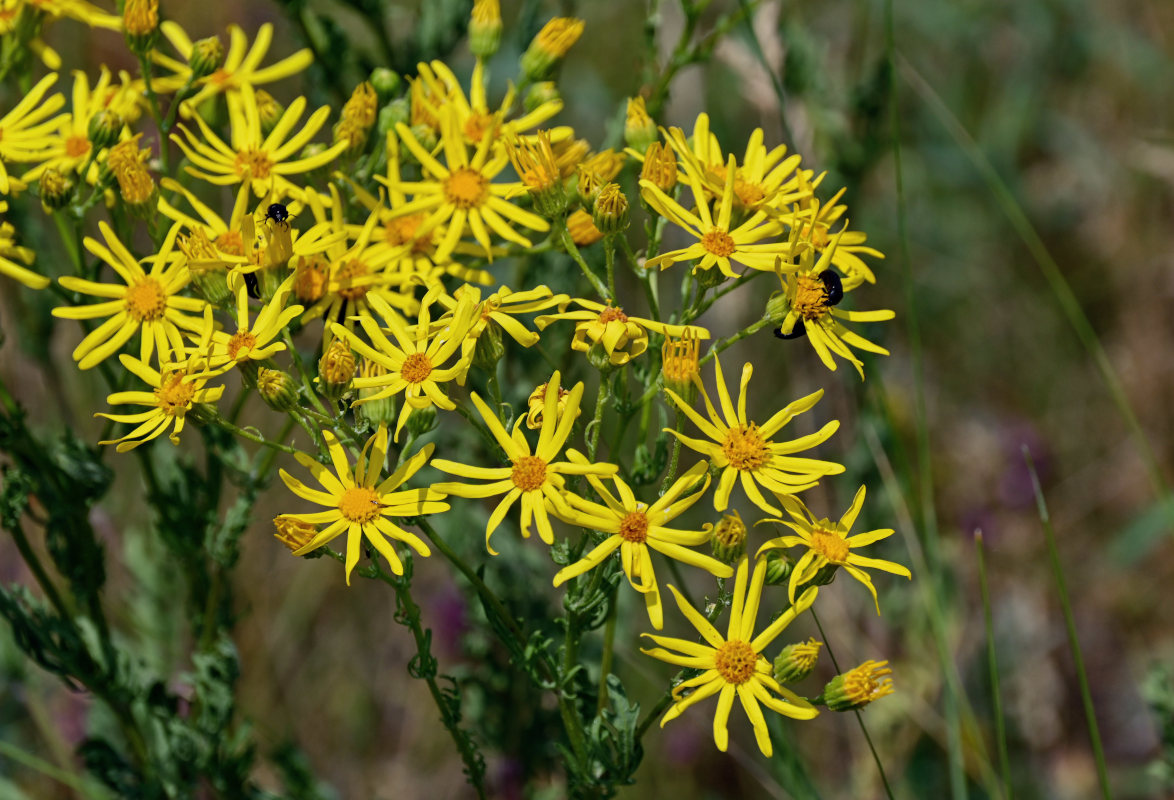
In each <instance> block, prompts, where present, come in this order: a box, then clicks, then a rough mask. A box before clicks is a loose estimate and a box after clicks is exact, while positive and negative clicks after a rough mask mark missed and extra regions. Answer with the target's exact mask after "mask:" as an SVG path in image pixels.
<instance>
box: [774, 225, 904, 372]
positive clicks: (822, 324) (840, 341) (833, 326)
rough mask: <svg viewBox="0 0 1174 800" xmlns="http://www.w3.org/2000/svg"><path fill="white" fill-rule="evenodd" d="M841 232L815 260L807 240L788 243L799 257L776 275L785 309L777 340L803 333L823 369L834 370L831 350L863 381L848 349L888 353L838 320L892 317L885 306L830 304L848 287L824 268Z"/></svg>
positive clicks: (831, 260) (830, 261) (859, 365)
mask: <svg viewBox="0 0 1174 800" xmlns="http://www.w3.org/2000/svg"><path fill="white" fill-rule="evenodd" d="M796 230H797V229H796ZM794 233H795V230H793V231H792V237H791V238H792V241H795V239H796V237H795V235H794ZM842 235H843V231H841V232H840V233H837V234H836V235H835V237H833V238H832V241H831V242H830V243H829V244H828V246H827V248H826V249H824V250H823V251H822V252H821V253H820V256H819V260H818V261H816V260H815V253H816V252H817V250H818V248H816V247H814V246H813V245H812V244H811V242H810V241H809V240H808V241H804V240H802V239H799V240H798V241H797V243H796V244H795V247H794V251H795V252H796V253H797V254H798V256H799V266H798V269H795V268H794V267H789V269H792V270H794V271H791V272H788V273H787V275H786V277H784V276H783V273H782V269H781V265H780V266H779V269H778V270H777V274H778V276H779V281H780V282H781V283H782V285H783V295H782V301H783V303H784V304H785V306H786V308H787V314H786V316H785V317H784V318H783V321H782V322H781V323H780V325H779V328H778V334H779V336H780V337H781V338H792V337H794V336H796V335H798V334H803V333H806V334H807V338H808V339H809V340H810V341H811V346H812V347H813V348H815V352H816V354H817V355H818V356H819V360H820V361H822V362H823V364H824V366H825V367H827V368H828V369H830V370H832V371H833V372H834V371H835V369H836V362H835V359H833V358H832V354H833V353H834V354H835V355H838V356H840V357H841V358H843V359H845V360H847V361H850V362H851V363H852V366H854V367H856V371H857V372H858V373H860V379H861V380H864V364H863V363H862V362H861V361H860V359H858V358H856V356H855V355H853V353H852V350H851V347H856V348H859V349H860V350H867V351H868V352H870V353H878V354H880V355H882V356H887V355H888V354H889V351H888V350H886V349H885V348H883V347H881V346H880V345H876V344H873V343H872V342H870V341H868V340H867V339H865V338H864V337H863V336H860V335H858V334H856V333H853V332H852V331H850V330H848V328H846V327H844V325H843V324H842V323H841V322H840V320H848V321H849V322H884V321H885V320H890V319H893V317H895V316H896V314H894V313H893V312H892V311H891V310H889V309H880V310H877V311H842V310H840V309H838V308H834V306H835V305H837V304H838V303H839V302H840V300H841V299H842V298H843V296H844V294H845V292H846V290H847V289H848V286H845V285H844V282H842V281H841V280H840V277H839V276H838V275H837V274H836V273H835V271H834V270H832V269H831V268H830V267H831V265H832V264H834V263H835V256H836V251H837V249H838V248H837V245H838V243H839V240H840V237H841V236H842ZM850 285H851V284H849V286H850ZM857 285H859V283H857ZM849 345H851V347H849Z"/></svg>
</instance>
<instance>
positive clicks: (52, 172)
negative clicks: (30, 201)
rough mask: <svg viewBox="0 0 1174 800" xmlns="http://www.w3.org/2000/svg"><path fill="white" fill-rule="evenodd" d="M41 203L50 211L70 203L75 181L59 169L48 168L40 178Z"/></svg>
mask: <svg viewBox="0 0 1174 800" xmlns="http://www.w3.org/2000/svg"><path fill="white" fill-rule="evenodd" d="M39 184H40V189H41V203H42V204H43V205H44V206H45V208H46V209H48V210H49V211H57V210H58V209H61V208H65V207H66V206H67V205H69V201H70V199H71V198H72V197H73V181H72V180H71V179H70V178H68V177H67V176H65V175H64V174H62V173H61V171H60V170H57V169H52V168H50V169H47V170H45V171H44V172H42V173H41V177H40V180H39Z"/></svg>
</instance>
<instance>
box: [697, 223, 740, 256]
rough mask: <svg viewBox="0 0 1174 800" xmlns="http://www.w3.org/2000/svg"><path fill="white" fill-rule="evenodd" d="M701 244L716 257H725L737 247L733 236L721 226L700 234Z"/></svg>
mask: <svg viewBox="0 0 1174 800" xmlns="http://www.w3.org/2000/svg"><path fill="white" fill-rule="evenodd" d="M701 246H702V247H704V248H705V249H706V250H708V251H709V252H711V253H713V254H714V255H715V256H717V257H718V258H725V257H726V256H728V255H729V254H730V253H732V252H734V250H735V249H736V248H737V245H736V244H734V239H733V237H732V236H730V235H729V234H728V233H726V232H725V231H723V230H722V229H721V228H714V229H713V230H711V231H710V232H709V233H707V234H705V235H704V236H702V237H701Z"/></svg>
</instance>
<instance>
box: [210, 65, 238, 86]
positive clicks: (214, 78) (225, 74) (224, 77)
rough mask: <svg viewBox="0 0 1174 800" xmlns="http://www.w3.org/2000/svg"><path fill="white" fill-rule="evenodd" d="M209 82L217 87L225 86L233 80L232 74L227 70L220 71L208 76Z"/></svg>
mask: <svg viewBox="0 0 1174 800" xmlns="http://www.w3.org/2000/svg"><path fill="white" fill-rule="evenodd" d="M208 80H209V81H211V82H212V83H214V84H216V85H217V86H223V85H224V84H226V83H228V82H229V81H230V80H232V73H231V72H229V71H228V70H226V69H218V70H216V71H215V72H213V73H212V74H211V75H209V76H208Z"/></svg>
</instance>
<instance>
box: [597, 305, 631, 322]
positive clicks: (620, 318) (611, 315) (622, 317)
mask: <svg viewBox="0 0 1174 800" xmlns="http://www.w3.org/2000/svg"><path fill="white" fill-rule="evenodd" d="M599 321H600V322H601V323H603V324H604V325H606V324H607V323H609V322H627V321H628V315H627V314H625V313H624V309H622V308H614V307H612V306H608V307H607V308H605V309H603V311H600V312H599Z"/></svg>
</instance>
